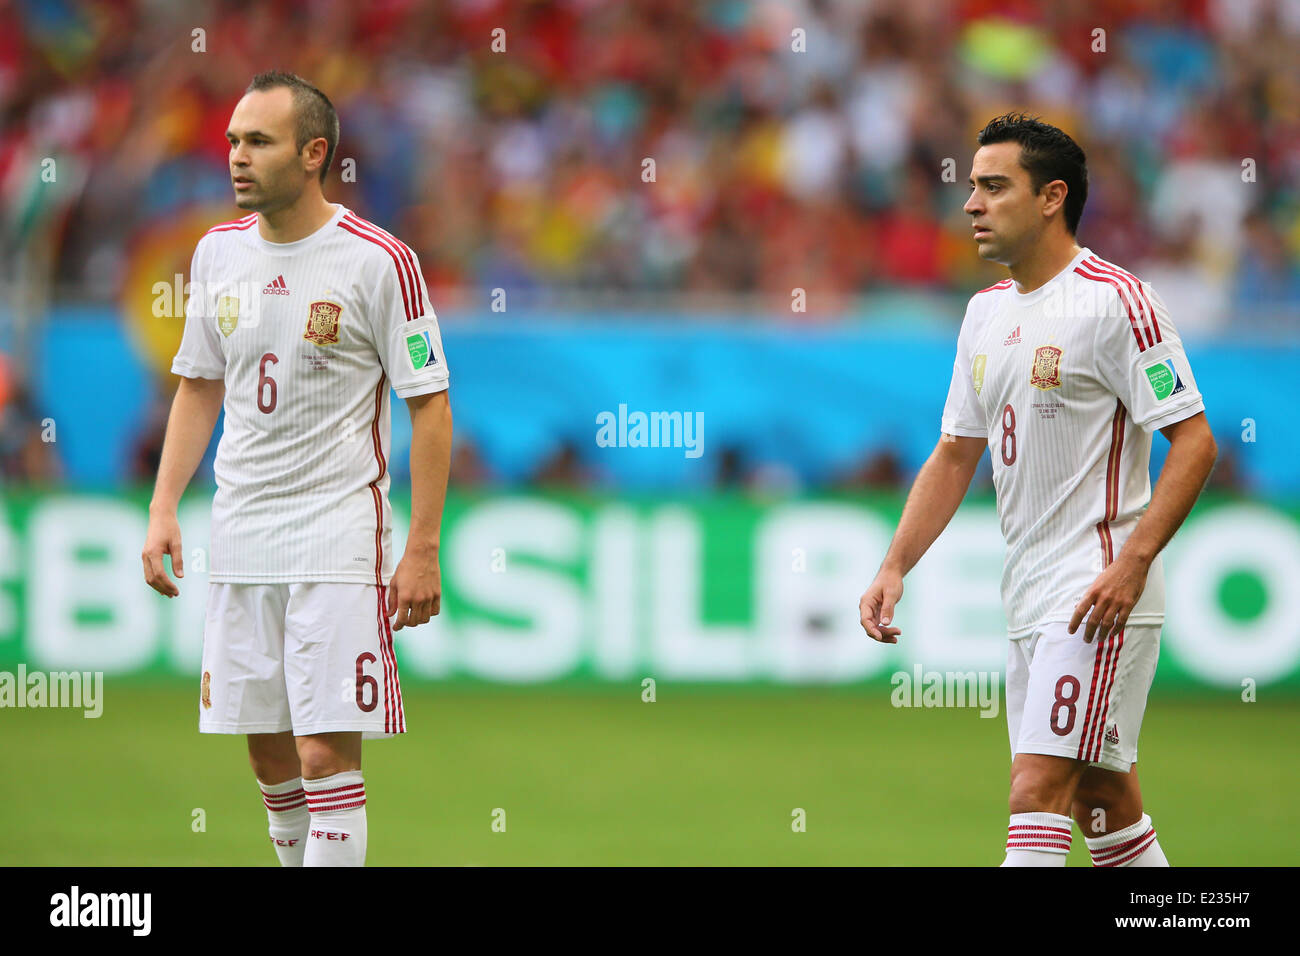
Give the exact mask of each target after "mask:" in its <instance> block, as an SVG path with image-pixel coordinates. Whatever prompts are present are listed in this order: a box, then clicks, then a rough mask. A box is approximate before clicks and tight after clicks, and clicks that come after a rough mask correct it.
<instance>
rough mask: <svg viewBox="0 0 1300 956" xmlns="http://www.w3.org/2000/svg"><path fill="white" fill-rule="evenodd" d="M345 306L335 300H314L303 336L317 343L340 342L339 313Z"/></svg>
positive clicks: (335, 343) (329, 343)
mask: <svg viewBox="0 0 1300 956" xmlns="http://www.w3.org/2000/svg"><path fill="white" fill-rule="evenodd" d="M342 311H343V306H341V305H338V304H337V303H334V302H325V301H321V302H313V303H312V304H311V311H310V312H309V313H308V314H307V331H306V332H304V333H303V335H302V337H303V338H304V339H306V340H307V341H308V342H315V343H316V344H317V345H338V344H339V314H340V313H341V312H342Z"/></svg>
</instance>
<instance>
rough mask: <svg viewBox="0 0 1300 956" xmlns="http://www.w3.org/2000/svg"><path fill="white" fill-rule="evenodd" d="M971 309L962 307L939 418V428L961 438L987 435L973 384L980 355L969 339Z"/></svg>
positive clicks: (980, 376)
mask: <svg viewBox="0 0 1300 956" xmlns="http://www.w3.org/2000/svg"><path fill="white" fill-rule="evenodd" d="M973 324H974V323H973V320H972V319H971V309H970V307H969V306H967V308H966V316H965V318H963V319H962V323H961V331H960V332H958V333H957V358H956V359H955V360H954V361H953V363H952V381H951V382H950V383H949V384H948V399H947V401H945V402H944V405H943V419H942V422H941V424H940V428H941V429H942V431H943V433H944V434H946V435H959V436H961V437H963V438H988V425H987V424H986V423H985V421H984V410H983V409H982V408H981V407H980V403H979V393H978V392H977V391H976V390H975V389H976V385H977V384H982V383H983V378H984V374H983V373H984V369H983V356H979V357H978V358H979V364H978V367H977V366H976V357H975V356H972V355H971V354H970V353H971V340H972V338H974V329H973Z"/></svg>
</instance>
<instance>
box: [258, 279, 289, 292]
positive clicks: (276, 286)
mask: <svg viewBox="0 0 1300 956" xmlns="http://www.w3.org/2000/svg"><path fill="white" fill-rule="evenodd" d="M288 294H289V287H288V286H287V285H285V284H284V276H276V277H275V278H274V279H273V280H271V281H270V282H268V283H267V284H266V288H265V289H263V290H262V295H288Z"/></svg>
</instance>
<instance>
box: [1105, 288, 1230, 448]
mask: <svg viewBox="0 0 1300 956" xmlns="http://www.w3.org/2000/svg"><path fill="white" fill-rule="evenodd" d="M1117 296H1118V301H1117V303H1116V310H1117V311H1118V312H1119V313H1120V315H1119V316H1115V315H1113V314H1111V315H1107V316H1103V317H1101V318H1099V320H1098V324H1097V342H1096V356H1097V369H1098V372H1099V373H1100V375H1101V379H1102V381H1103V382H1105V383H1106V385H1107V386H1108V387H1109V388H1110V389H1111V391H1113V392H1114V393H1115V395H1116V396H1117V397H1118V398H1119V400H1120V401H1121V402H1123V403H1124V407H1125V408H1127V409H1128V412H1129V417H1130V418H1132V420H1133V422H1134V423H1135V424H1137V425H1140V426H1142V428H1143V429H1145V430H1146V431H1148V432H1154V431H1156V430H1157V429H1160V428H1164V427H1165V426H1167V425H1172V424H1174V422H1180V421H1182V420H1183V419H1184V418H1191V417H1192V416H1193V415H1195V414H1196V413H1197V412H1202V411H1204V410H1205V403H1204V401H1202V399H1201V392H1200V390H1199V389H1198V388H1197V387H1196V379H1195V377H1194V376H1193V375H1192V366H1191V364H1190V363H1189V362H1188V361H1187V355H1186V353H1184V351H1183V343H1182V340H1181V339H1180V338H1179V337H1178V330H1177V329H1176V328H1175V327H1174V322H1173V319H1172V318H1171V317H1170V315H1169V310H1168V309H1166V308H1165V304H1164V302H1163V301H1162V300H1161V298H1160V296H1159V295H1157V294H1156V291H1155V290H1154V289H1153V288H1151V286H1150V284H1149V283H1146V282H1143V283H1142V284H1141V286H1140V287H1139V288H1136V289H1126V290H1125V292H1124V293H1123V294H1118V293H1117Z"/></svg>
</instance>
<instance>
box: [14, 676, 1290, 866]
mask: <svg viewBox="0 0 1300 956" xmlns="http://www.w3.org/2000/svg"><path fill="white" fill-rule="evenodd" d="M1263 696H1264V697H1265V700H1264V701H1261V702H1258V703H1249V704H1247V703H1242V702H1241V701H1240V700H1239V699H1238V698H1237V697H1236V696H1235V695H1224V696H1223V697H1217V698H1216V697H1205V696H1201V697H1195V698H1192V697H1180V696H1174V697H1168V696H1164V697H1161V696H1158V697H1155V698H1153V700H1152V702H1151V705H1150V706H1149V707H1148V709H1147V716H1146V721H1145V723H1144V726H1143V728H1142V742H1141V758H1140V761H1139V764H1138V767H1139V771H1140V773H1141V779H1142V788H1143V792H1144V795H1145V798H1146V804H1147V809H1148V811H1149V812H1150V813H1151V815H1152V818H1153V821H1154V822H1155V825H1156V829H1157V830H1158V832H1159V834H1160V842H1161V844H1162V846H1163V847H1164V849H1165V852H1166V853H1167V855H1168V856H1169V858H1170V861H1171V862H1172V863H1174V864H1175V865H1180V864H1181V865H1193V864H1197V865H1209V866H1239V865H1259V864H1272V865H1278V864H1281V865H1294V864H1296V863H1297V862H1300V858H1298V856H1300V853H1298V851H1297V850H1296V849H1295V841H1294V839H1293V835H1294V834H1295V832H1296V831H1297V830H1298V829H1300V804H1298V803H1297V801H1296V799H1295V783H1296V776H1295V768H1296V766H1298V765H1300V737H1298V736H1297V735H1296V734H1294V733H1292V732H1290V730H1289V729H1288V728H1290V729H1294V728H1295V727H1297V726H1300V700H1295V699H1291V700H1286V699H1279V700H1274V701H1267V693H1265V694H1264V695H1263ZM404 697H405V704H406V715H407V725H408V727H409V729H410V733H408V734H407V735H406V736H405V737H403V738H398V739H396V740H384V741H371V742H367V743H366V745H365V757H364V766H363V769H364V770H365V773H366V789H367V792H368V803H367V807H366V809H367V812H368V821H369V851H368V859H367V862H368V864H369V865H381V866H382V865H449V866H465V865H477V866H490V865H535V864H546V865H568V864H594V865H636V864H649V865H768V864H775V865H806V864H812V865H863V864H865V865H914V864H926V865H976V866H978V865H985V866H987V865H996V864H997V863H999V862H1001V859H1002V855H1003V838H1004V835H1005V830H1006V823H1007V819H1006V818H1007V810H1006V789H1007V769H1008V763H1009V762H1008V753H1007V738H1006V720H1005V717H1004V715H1003V714H1002V713H999V715H998V717H997V718H996V719H981V718H980V717H979V716H978V712H977V711H976V710H973V709H970V710H963V709H948V710H942V709H936V710H924V709H894V708H893V707H891V706H890V704H889V688H888V687H884V688H882V689H870V688H869V689H865V690H864V689H861V688H858V689H853V690H846V689H825V690H809V689H800V690H790V689H781V688H748V689H744V690H735V689H718V688H701V687H677V686H674V685H672V684H670V683H668V682H663V681H661V682H660V683H659V686H658V700H657V702H655V703H643V702H642V701H641V699H640V687H639V685H637V686H631V687H627V688H611V687H601V688H594V687H577V686H566V687H549V688H525V689H504V688H499V687H483V686H474V685H463V684H462V685H447V686H428V685H424V686H411V687H408V688H406V690H405V692H404ZM196 709H197V703H196V701H195V694H194V692H193V688H192V687H191V686H190V685H189V684H188V683H185V684H178V683H164V684H118V683H114V682H110V683H109V684H108V686H107V687H106V688H105V708H104V714H103V716H102V717H101V718H99V719H97V720H88V719H85V718H83V717H82V715H81V712H80V711H66V710H62V711H61V710H5V711H0V753H3V755H4V758H3V764H4V768H5V772H4V773H3V774H2V775H0V820H2V821H3V824H4V825H3V832H4V834H5V838H4V840H3V841H0V864H4V865H24V864H25V865H55V866H58V865H93V866H98V865H146V866H148V865H155V864H167V865H200V866H201V865H266V866H270V865H274V864H275V854H274V852H273V851H272V849H271V847H270V846H269V842H268V840H267V836H266V814H265V811H264V810H263V808H262V803H261V801H260V799H259V798H258V793H257V789H256V785H255V784H254V781H253V776H252V773H251V771H250V770H249V768H248V764H247V757H246V754H245V750H244V740H243V738H242V737H235V736H208V735H200V734H199V733H198V731H197V713H196ZM498 808H500V809H501V810H504V812H505V831H504V832H494V830H493V827H492V824H493V819H494V818H493V813H494V811H495V810H497V809H498ZM796 808H801V809H802V810H803V811H804V812H805V814H806V831H805V832H802V833H799V832H794V831H793V830H792V827H791V823H792V820H793V816H792V814H793V812H794V811H795V809H796ZM196 809H202V810H203V812H204V816H205V824H206V826H205V829H204V830H203V831H202V832H196V831H195V830H194V828H193V820H194V816H193V813H194V811H195V810H196ZM1069 863H1070V865H1072V866H1086V865H1088V858H1087V853H1086V850H1085V848H1084V845H1083V841H1082V840H1081V839H1080V838H1079V836H1078V834H1077V832H1076V835H1075V840H1074V849H1073V850H1072V851H1071V854H1070V859H1069Z"/></svg>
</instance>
